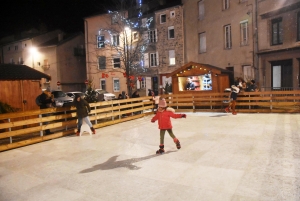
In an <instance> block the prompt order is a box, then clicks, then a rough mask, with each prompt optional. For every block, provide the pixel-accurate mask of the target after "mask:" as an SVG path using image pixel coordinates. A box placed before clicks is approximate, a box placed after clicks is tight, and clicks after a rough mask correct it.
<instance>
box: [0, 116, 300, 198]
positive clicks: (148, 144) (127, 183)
mask: <svg viewBox="0 0 300 201" xmlns="http://www.w3.org/2000/svg"><path fill="white" fill-rule="evenodd" d="M186 114H187V118H186V119H172V123H173V131H174V134H175V135H176V136H177V137H178V139H179V140H180V142H181V146H182V148H181V149H180V150H177V149H176V146H175V144H174V143H173V141H172V139H171V138H170V137H169V135H168V134H167V133H166V135H165V151H166V153H165V154H163V155H156V154H155V152H156V150H157V149H158V146H159V130H158V128H157V122H156V123H151V122H150V119H151V117H152V116H147V117H144V118H141V119H137V120H133V121H129V122H124V123H121V124H118V125H113V126H108V127H104V128H99V129H96V131H97V133H96V134H95V135H88V134H87V135H82V136H81V137H77V136H75V135H73V136H69V137H63V138H59V139H54V140H50V141H47V142H42V143H38V144H34V145H29V146H26V147H22V148H18V149H13V150H9V151H5V152H0V200H1V201H35V200H36V201H44V200H45V201H56V200H59V201H65V200H67V201H99V200H104V201H110V200H118V201H123V200H133V201H135V200H143V201H152V200H153V201H160V200H163V201H164V200H170V201H176V200H178V201H179V200H180V201H181V200H189V201H190V200H195V201H199V200H200V201H201V200H203V201H219V200H220V201H235V200H247V201H256V200H268V201H269V200H300V136H299V125H300V124H299V120H300V115H299V114H240V113H238V114H237V115H231V114H226V113H186Z"/></svg>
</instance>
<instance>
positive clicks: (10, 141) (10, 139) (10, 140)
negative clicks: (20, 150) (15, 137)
mask: <svg viewBox="0 0 300 201" xmlns="http://www.w3.org/2000/svg"><path fill="white" fill-rule="evenodd" d="M8 122H10V119H8ZM8 130H9V132H10V131H11V127H9V128H8ZM9 143H10V144H11V143H12V137H9Z"/></svg>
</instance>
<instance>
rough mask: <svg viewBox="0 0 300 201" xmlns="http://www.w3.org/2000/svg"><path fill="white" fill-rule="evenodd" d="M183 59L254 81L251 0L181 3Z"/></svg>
mask: <svg viewBox="0 0 300 201" xmlns="http://www.w3.org/2000/svg"><path fill="white" fill-rule="evenodd" d="M182 2H183V7H184V36H185V60H187V61H194V62H199V63H205V64H209V65H213V66H217V67H220V68H223V69H227V70H230V71H232V72H233V73H234V74H233V76H234V77H242V78H244V79H245V80H246V81H247V80H250V79H254V78H255V68H257V67H256V66H255V61H254V59H255V57H254V52H253V50H254V40H253V35H254V34H255V33H254V31H253V30H254V29H255V27H254V26H255V23H254V20H255V16H254V13H253V3H254V1H253V0H183V1H182ZM233 76H232V77H231V82H232V81H233V79H234V78H233Z"/></svg>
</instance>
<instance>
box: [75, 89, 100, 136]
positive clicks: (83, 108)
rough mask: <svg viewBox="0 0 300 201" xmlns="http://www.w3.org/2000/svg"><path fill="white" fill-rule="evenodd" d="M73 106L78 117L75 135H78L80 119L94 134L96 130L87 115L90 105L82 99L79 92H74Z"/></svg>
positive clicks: (80, 124)
mask: <svg viewBox="0 0 300 201" xmlns="http://www.w3.org/2000/svg"><path fill="white" fill-rule="evenodd" d="M74 106H75V107H76V114H77V119H78V122H77V132H76V135H77V136H79V134H80V128H81V126H82V121H85V123H86V124H87V125H88V126H89V127H90V128H91V131H92V133H93V134H96V131H95V129H94V128H93V125H92V123H91V121H90V118H89V116H88V113H90V112H91V107H90V105H89V103H88V102H87V101H86V100H84V99H82V98H81V96H80V95H79V94H76V95H75V99H74Z"/></svg>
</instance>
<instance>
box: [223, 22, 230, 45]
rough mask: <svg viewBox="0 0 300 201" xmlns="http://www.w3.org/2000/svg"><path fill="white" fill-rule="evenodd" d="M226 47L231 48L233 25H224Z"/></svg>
mask: <svg viewBox="0 0 300 201" xmlns="http://www.w3.org/2000/svg"><path fill="white" fill-rule="evenodd" d="M224 33H225V49H231V25H226V26H224Z"/></svg>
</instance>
